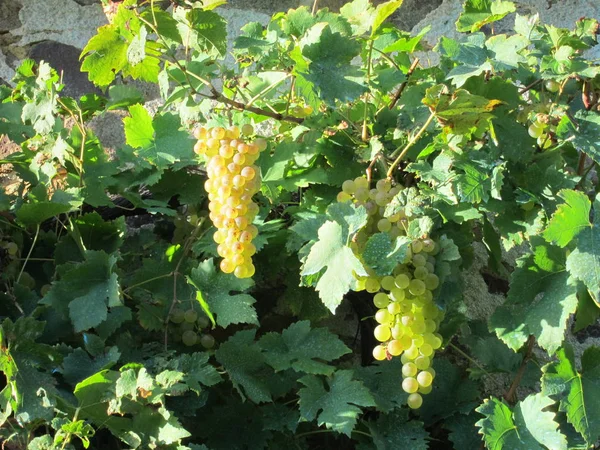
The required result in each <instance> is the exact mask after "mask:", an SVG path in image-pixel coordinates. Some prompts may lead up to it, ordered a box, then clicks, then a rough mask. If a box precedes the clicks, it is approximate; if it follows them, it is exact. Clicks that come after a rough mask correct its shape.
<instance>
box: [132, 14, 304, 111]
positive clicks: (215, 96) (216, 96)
mask: <svg viewBox="0 0 600 450" xmlns="http://www.w3.org/2000/svg"><path fill="white" fill-rule="evenodd" d="M134 11H135V15H136V17H137V18H138V19H139V20H140V21H141V22H143V23H144V24H145V25H147V26H148V27H149V28H150V29H151V30H152V31H153V32H154V33H155V34H156V35H157V36H158V37H159V39H161V40H162V41H163V45H165V46H166V47H167V48H168V45H167V44H166V42H165V41H164V39H162V36H161V34H160V33H159V32H158V30H157V27H156V26H155V25H153V24H152V23H151V22H148V21H147V20H146V19H144V18H143V17H142V16H141V15H140V14H139V12H138V11H137V10H135V9H134ZM164 61H165V62H170V63H172V64H175V65H176V66H177V68H178V69H179V70H181V71H182V72H183V74H184V76H185V77H186V80H187V82H188V84H189V88H190V90H191V91H192V93H194V94H197V95H201V96H203V97H206V98H209V99H211V100H215V101H217V102H219V103H223V104H225V105H229V106H231V107H233V108H235V109H238V110H240V111H250V112H253V113H255V114H259V115H261V116H265V117H271V118H273V119H276V120H280V121H286V122H294V123H302V122H304V119H302V118H300V117H293V116H286V115H283V114H280V113H278V112H275V111H268V110H266V109H262V108H257V107H256V106H248V105H246V104H245V103H242V102H238V101H236V100H233V99H230V98H228V97H226V96H225V95H223V93H222V92H219V91H218V89H217V88H216V87H215V86H214V85H213V84H212V83H211V82H210V80H207V79H205V78H203V77H201V76H199V75H197V74H195V73H193V72H190V71H188V70H187V67H185V66H183V65H182V64H181V63H180V62H179V61H178V60H177V59H176V58H173V60H172V61H170V60H164ZM190 76H191V77H193V78H195V79H196V80H198V81H200V83H202V84H203V85H204V86H206V87H207V88H208V90H209V91H210V95H206V94H203V93H201V92H198V91H197V90H196V89H195V88H194V87H193V86H192V84H191V83H190V79H189V77H190Z"/></svg>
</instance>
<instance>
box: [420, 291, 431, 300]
mask: <svg viewBox="0 0 600 450" xmlns="http://www.w3.org/2000/svg"><path fill="white" fill-rule="evenodd" d="M422 297H423V299H424V300H425V302H431V301H432V300H433V293H432V292H431V291H430V290H429V289H425V292H424V293H423V295H422Z"/></svg>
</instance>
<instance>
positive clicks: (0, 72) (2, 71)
mask: <svg viewBox="0 0 600 450" xmlns="http://www.w3.org/2000/svg"><path fill="white" fill-rule="evenodd" d="M14 76H15V71H14V70H13V68H12V67H10V66H9V65H8V64H7V62H6V56H4V53H2V50H1V49H0V83H5V84H12V83H11V81H10V80H12V78H13V77H14Z"/></svg>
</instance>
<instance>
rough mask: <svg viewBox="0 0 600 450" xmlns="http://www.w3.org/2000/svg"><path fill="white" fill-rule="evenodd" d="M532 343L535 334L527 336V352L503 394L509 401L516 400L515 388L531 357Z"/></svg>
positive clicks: (513, 401)
mask: <svg viewBox="0 0 600 450" xmlns="http://www.w3.org/2000/svg"><path fill="white" fill-rule="evenodd" d="M534 344H535V336H533V335H531V336H529V339H528V340H527V352H526V353H525V356H523V361H521V366H520V367H519V370H518V372H517V375H516V376H515V379H514V380H513V382H512V384H511V385H510V388H509V389H508V391H506V394H504V399H505V400H506V401H507V402H509V403H515V401H516V393H517V388H518V387H519V384H520V383H521V379H522V378H523V375H524V374H525V369H526V368H527V363H528V362H529V360H530V359H531V353H532V352H533V345H534Z"/></svg>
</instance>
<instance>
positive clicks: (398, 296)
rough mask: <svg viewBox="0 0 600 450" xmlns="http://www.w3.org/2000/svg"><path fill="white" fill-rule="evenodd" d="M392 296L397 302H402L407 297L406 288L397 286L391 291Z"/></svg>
mask: <svg viewBox="0 0 600 450" xmlns="http://www.w3.org/2000/svg"><path fill="white" fill-rule="evenodd" d="M390 296H391V297H392V299H393V300H394V301H395V302H401V301H402V300H404V298H405V297H406V293H405V292H404V289H400V288H398V287H395V288H393V289H392V291H391V292H390Z"/></svg>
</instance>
